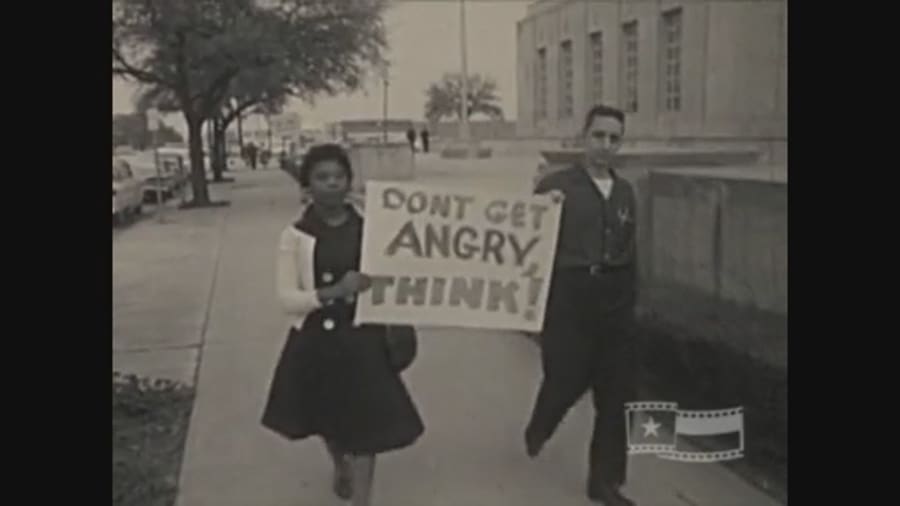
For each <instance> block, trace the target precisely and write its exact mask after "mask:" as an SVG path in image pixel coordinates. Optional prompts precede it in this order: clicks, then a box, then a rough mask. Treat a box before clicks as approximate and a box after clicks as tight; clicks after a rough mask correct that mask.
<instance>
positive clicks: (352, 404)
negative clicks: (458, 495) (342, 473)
mask: <svg viewBox="0 0 900 506" xmlns="http://www.w3.org/2000/svg"><path fill="white" fill-rule="evenodd" d="M348 208H349V211H350V216H349V218H348V219H347V220H346V221H345V222H344V223H343V224H341V225H338V226H330V225H328V224H326V223H325V222H324V221H322V220H321V219H320V218H319V217H318V214H317V213H316V212H315V211H314V210H313V208H312V206H310V207H308V208H307V210H306V212H305V213H304V214H303V217H302V218H301V219H300V221H298V222H297V223H295V224H294V227H295V228H296V229H297V230H299V231H300V232H301V233H304V234H307V235H310V236H312V237H314V238H315V241H316V242H315V251H314V259H313V262H314V271H315V278H316V279H315V287H316V288H317V289H318V288H320V287H322V286H326V285H329V284H333V283H336V282H338V281H340V279H341V278H343V276H344V274H345V273H346V272H347V271H350V270H358V269H359V261H360V252H361V249H362V217H361V216H360V215H359V214H358V213H357V212H356V210H355V209H354V208H353V207H352V206H348ZM355 306H356V304H355V301H353V302H348V301H345V300H339V301H334V302H333V303H331V304H329V305H326V306H323V307H321V308H319V309H316V310H315V311H313V312H311V313H310V314H308V315H307V316H306V319H305V320H304V322H303V325H302V329H301V330H297V329H295V328H293V327H292V328H291V331H290V332H289V334H288V338H287V343H286V344H285V347H284V350H283V351H282V353H281V357H280V359H279V361H278V365H277V367H276V369H275V375H274V378H273V380H272V383H271V388H270V391H269V398H268V403H267V405H266V407H265V411H264V414H263V419H262V423H263V425H264V426H265V427H267V428H269V429H271V430H272V431H274V432H276V433H278V434H281V435H282V436H284V437H286V438H288V439H292V440H296V439H302V438H306V437H308V436H312V435H320V436H323V437H325V438H326V439H328V440H330V441H333V442H334V443H336V444H337V445H338V446H339V447H340V448H341V449H342V450H343V451H344V452H347V453H350V454H357V455H360V454H376V453H382V452H386V451H390V450H395V449H399V448H403V447H406V446H409V445H411V444H412V443H413V442H415V440H416V439H418V437H419V436H420V435H421V434H422V433H423V432H424V426H423V424H422V420H421V418H420V417H419V414H418V412H417V411H416V408H415V406H414V405H413V402H412V399H411V398H410V395H409V393H408V392H407V390H406V386H405V385H404V384H403V381H402V380H401V378H400V375H399V373H398V372H395V371H394V370H393V369H392V368H391V366H390V364H389V362H388V355H387V353H388V350H387V343H386V341H385V332H386V327H384V326H381V325H362V326H359V327H354V326H353V315H354V310H355Z"/></svg>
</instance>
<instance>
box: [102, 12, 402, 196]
mask: <svg viewBox="0 0 900 506" xmlns="http://www.w3.org/2000/svg"><path fill="white" fill-rule="evenodd" d="M386 2H387V0H355V1H353V2H331V1H330V0H281V1H269V2H266V5H265V6H262V4H261V2H256V1H254V0H114V3H113V45H112V66H113V74H114V75H119V76H123V77H125V78H128V79H131V80H134V81H138V82H140V83H142V84H145V85H147V86H149V87H150V88H151V90H152V92H151V91H148V93H149V94H151V95H153V96H155V97H156V99H157V100H162V101H171V102H174V103H175V104H177V107H178V109H179V110H180V111H181V112H182V114H183V115H184V118H185V121H186V123H187V125H188V140H189V145H190V152H191V155H190V156H191V172H192V174H191V175H192V186H193V189H194V202H193V204H194V205H206V204H209V193H208V189H207V187H206V177H205V172H204V167H203V150H202V148H203V141H202V128H203V124H204V123H205V122H207V121H208V120H210V119H213V118H218V121H217V124H216V125H214V126H215V128H217V129H218V128H222V129H223V131H224V128H225V127H227V124H228V123H229V122H230V121H228V116H229V114H228V113H227V112H224V113H223V111H225V110H227V109H228V106H229V104H234V103H235V102H234V101H233V100H232V99H234V98H237V99H238V101H239V100H240V96H241V92H240V89H241V88H243V85H239V86H237V88H236V87H235V83H236V82H240V79H241V77H242V76H253V75H255V74H261V75H265V76H267V77H266V79H265V80H266V82H268V83H269V84H271V83H272V82H273V81H279V82H281V83H283V84H284V85H285V88H284V89H285V90H287V91H289V92H290V93H291V94H293V95H296V96H301V97H304V96H307V94H311V93H317V92H327V93H335V92H336V91H338V90H339V89H341V88H342V86H347V87H350V88H355V87H356V86H358V85H359V83H361V82H362V81H363V79H362V76H363V75H364V73H365V72H366V69H367V67H368V66H369V65H370V64H371V62H373V61H378V60H379V59H380V55H381V50H382V48H383V47H384V46H385V37H384V27H383V22H382V14H383V11H384V9H385V8H386ZM255 100H258V98H255ZM247 107H249V106H247ZM234 108H235V109H240V106H239V105H238V106H235V107H234ZM237 114H238V115H239V114H240V113H237ZM235 117H236V116H235ZM220 124H224V125H225V127H220Z"/></svg>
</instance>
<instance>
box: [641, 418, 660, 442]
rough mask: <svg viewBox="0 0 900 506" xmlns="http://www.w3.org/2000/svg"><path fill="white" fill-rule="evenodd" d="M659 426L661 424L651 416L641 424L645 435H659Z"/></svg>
mask: <svg viewBox="0 0 900 506" xmlns="http://www.w3.org/2000/svg"><path fill="white" fill-rule="evenodd" d="M659 426H660V424H658V423H656V422H655V421H654V420H653V417H652V416H651V417H650V418H649V419H648V420H647V422H646V423H643V424H641V427H643V428H644V437H648V436H651V435H653V436H656V437H659V432H658V430H659Z"/></svg>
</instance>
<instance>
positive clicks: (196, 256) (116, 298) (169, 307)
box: [112, 185, 231, 385]
mask: <svg viewBox="0 0 900 506" xmlns="http://www.w3.org/2000/svg"><path fill="white" fill-rule="evenodd" d="M210 191H211V193H212V197H213V200H228V198H229V195H230V193H231V190H230V185H211V186H210ZM178 201H179V199H173V200H172V201H169V203H168V205H167V206H166V208H165V209H164V214H163V218H164V221H163V222H162V223H160V222H158V221H157V218H156V216H155V215H154V214H153V213H154V212H155V209H154V208H153V206H151V207H150V208H148V209H147V210H146V211H147V214H146V215H145V216H143V217H142V218H141V219H140V220H139V221H137V222H135V223H131V224H128V225H126V226H123V227H120V228H119V229H116V230H114V231H113V243H112V248H113V266H112V267H113V369H114V370H116V371H119V372H125V373H133V374H138V375H143V376H149V377H153V378H166V379H172V380H176V381H180V382H182V383H185V384H188V385H193V384H194V379H195V376H196V371H197V367H196V366H197V356H198V353H199V350H200V342H201V336H202V333H203V328H204V325H205V323H206V318H207V308H208V307H209V297H210V294H211V291H212V284H213V280H214V275H215V272H216V269H215V264H216V258H217V255H218V252H219V246H220V239H221V236H222V227H223V225H224V224H225V216H226V213H227V212H228V208H227V207H218V208H208V209H192V210H186V211H179V210H177V209H176V208H175V206H176V205H177V204H178Z"/></svg>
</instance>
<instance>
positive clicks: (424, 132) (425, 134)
mask: <svg viewBox="0 0 900 506" xmlns="http://www.w3.org/2000/svg"><path fill="white" fill-rule="evenodd" d="M430 136H431V134H430V133H428V127H424V128H422V132H421V133H420V134H419V137H420V138H421V139H422V151H424V152H426V153H427V152H428V141H429V138H430Z"/></svg>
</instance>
